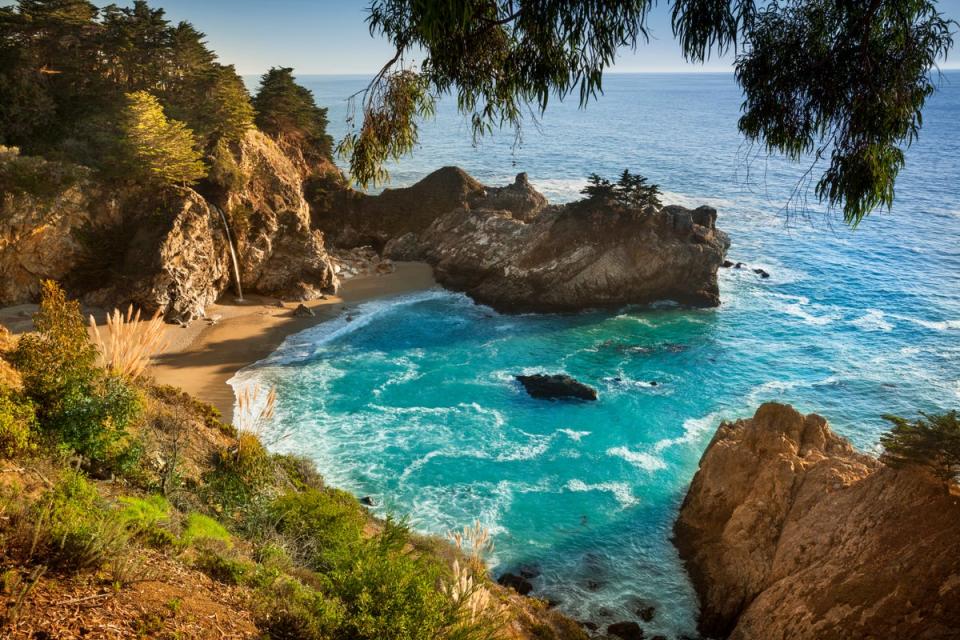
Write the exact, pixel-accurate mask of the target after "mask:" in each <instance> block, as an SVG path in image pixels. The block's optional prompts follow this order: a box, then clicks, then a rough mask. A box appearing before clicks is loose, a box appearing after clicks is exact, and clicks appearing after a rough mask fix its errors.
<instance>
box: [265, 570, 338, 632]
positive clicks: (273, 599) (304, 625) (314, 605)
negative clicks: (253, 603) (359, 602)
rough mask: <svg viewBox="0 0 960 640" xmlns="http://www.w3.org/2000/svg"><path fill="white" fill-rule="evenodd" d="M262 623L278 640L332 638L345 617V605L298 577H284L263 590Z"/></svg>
mask: <svg viewBox="0 0 960 640" xmlns="http://www.w3.org/2000/svg"><path fill="white" fill-rule="evenodd" d="M258 609H259V610H260V615H259V616H258V618H259V619H258V621H257V622H258V623H259V626H261V627H262V628H263V629H264V630H265V631H266V632H267V633H269V635H270V637H271V638H275V639H277V640H328V639H329V638H335V637H341V636H340V635H338V634H337V630H338V629H339V628H340V627H341V625H342V623H343V619H344V616H345V611H344V608H343V604H342V603H341V602H340V601H338V600H337V599H336V598H328V597H327V596H325V595H323V593H321V592H320V591H318V590H316V589H313V588H311V587H307V586H305V585H303V584H302V583H301V582H299V581H297V580H293V579H290V578H284V579H280V580H278V581H277V582H275V583H274V584H273V585H272V586H271V587H269V588H267V589H264V590H263V591H262V592H261V602H260V605H259V607H258Z"/></svg>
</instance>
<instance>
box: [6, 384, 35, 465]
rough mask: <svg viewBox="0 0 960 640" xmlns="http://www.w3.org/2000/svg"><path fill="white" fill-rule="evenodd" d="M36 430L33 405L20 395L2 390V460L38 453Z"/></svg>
mask: <svg viewBox="0 0 960 640" xmlns="http://www.w3.org/2000/svg"><path fill="white" fill-rule="evenodd" d="M36 428H37V417H36V414H35V413H34V409H33V403H32V402H30V400H29V399H27V398H24V397H22V396H21V395H20V394H18V393H15V392H10V391H5V390H4V389H2V388H0V458H14V457H16V456H22V455H29V454H31V453H33V452H34V451H36V448H37V445H36Z"/></svg>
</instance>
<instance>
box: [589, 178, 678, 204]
mask: <svg viewBox="0 0 960 640" xmlns="http://www.w3.org/2000/svg"><path fill="white" fill-rule="evenodd" d="M587 182H588V183H589V184H588V185H587V186H586V187H584V188H583V190H582V191H580V193H582V194H584V195H585V196H587V198H588V199H589V200H600V201H609V202H615V203H617V204H619V205H621V206H624V207H631V208H634V209H643V208H644V207H647V206H654V207H658V208H659V207H660V206H661V202H660V186H659V185H656V184H647V179H646V178H644V177H643V176H641V175H639V174H636V173H630V171H629V170H628V169H624V170H623V173H621V174H620V178H619V179H618V180H617V182H616V183H612V182H610V181H609V180H607V179H605V178H602V177H600V176H599V175H597V174H596V173H591V174H590V175H589V176H588V177H587Z"/></svg>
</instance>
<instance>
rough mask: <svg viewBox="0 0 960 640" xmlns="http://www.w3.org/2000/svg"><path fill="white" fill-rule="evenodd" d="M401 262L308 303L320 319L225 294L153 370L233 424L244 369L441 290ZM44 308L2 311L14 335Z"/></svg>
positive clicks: (176, 331)
mask: <svg viewBox="0 0 960 640" xmlns="http://www.w3.org/2000/svg"><path fill="white" fill-rule="evenodd" d="M395 265H396V271H394V272H393V273H390V274H386V275H378V276H361V277H357V278H353V279H350V280H347V281H345V282H344V283H343V286H342V287H341V290H340V293H339V294H338V295H336V296H328V297H327V299H325V300H311V301H308V302H305V303H304V304H305V305H306V306H307V307H309V308H310V309H311V310H312V311H313V312H314V314H315V315H314V316H312V317H306V318H297V317H294V316H293V310H294V309H295V308H296V307H297V305H299V304H300V303H299V302H287V303H285V304H284V306H283V307H282V308H281V307H279V306H277V299H276V298H268V297H263V296H256V295H250V296H247V297H246V299H245V300H244V302H234V301H233V299H232V296H229V295H227V296H224V299H223V300H221V301H220V302H219V303H218V304H215V305H211V306H210V307H208V308H207V310H206V312H207V319H206V320H197V321H196V322H194V323H192V324H191V325H190V326H188V327H186V328H184V327H181V326H179V325H167V328H166V341H167V346H166V348H165V349H164V350H163V352H162V353H160V354H159V355H158V356H156V357H155V359H154V363H153V365H152V366H151V367H150V368H149V369H148V371H147V373H148V375H151V376H153V378H154V379H155V380H156V382H157V383H158V384H169V385H173V386H175V387H179V388H181V389H183V390H184V391H186V392H187V393H189V394H190V395H192V396H194V397H196V398H198V399H200V400H203V401H204V402H209V403H210V404H212V405H213V406H215V407H217V409H219V410H220V412H221V413H222V414H223V417H224V420H225V421H228V422H229V421H230V420H231V418H232V415H233V404H234V395H233V388H232V387H231V386H230V385H228V384H227V380H229V379H230V378H231V377H233V374H234V373H236V372H237V371H238V370H239V369H241V368H243V367H245V366H247V365H249V364H252V363H254V362H256V361H258V360H261V359H263V358H265V357H267V356H268V355H270V353H272V352H273V351H274V350H275V349H276V348H277V347H278V346H280V343H281V342H283V340H284V338H286V337H287V336H289V335H291V334H293V333H297V332H298V331H303V330H304V329H307V328H309V327H312V326H314V325H316V324H319V323H321V322H324V321H326V320H330V319H332V318H335V317H336V316H338V315H340V314H341V313H343V312H344V311H345V310H348V309H349V308H350V307H352V306H354V305H356V304H359V303H361V302H365V301H367V300H372V299H375V298H383V297H389V296H395V295H402V294H405V293H413V292H416V291H422V290H425V289H429V288H431V287H433V286H436V281H435V280H434V279H433V271H432V269H431V268H430V266H429V265H427V264H423V263H417V262H397V263H395ZM36 309H37V307H36V305H19V306H16V307H7V308H4V309H0V324H3V325H5V326H6V327H7V328H8V329H10V330H11V331H13V332H14V333H21V332H24V331H29V330H31V329H32V324H33V323H32V322H31V320H30V317H31V316H32V315H33V313H34V312H35V311H36ZM89 313H93V315H94V317H95V318H96V319H97V321H98V322H102V321H103V319H104V317H105V313H104V312H103V310H99V309H84V314H85V317H86V314H89ZM214 319H215V321H214Z"/></svg>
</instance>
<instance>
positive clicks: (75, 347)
mask: <svg viewBox="0 0 960 640" xmlns="http://www.w3.org/2000/svg"><path fill="white" fill-rule="evenodd" d="M33 323H34V325H35V326H36V328H37V332H36V333H28V334H26V335H24V336H22V337H21V338H20V340H19V342H18V343H17V348H16V350H15V351H14V352H13V354H12V361H13V364H14V365H15V366H16V367H17V368H18V369H19V370H20V374H21V376H22V377H23V383H24V386H25V388H26V390H27V393H29V394H30V396H31V397H33V398H34V399H35V400H36V401H37V403H38V404H39V405H40V406H41V407H47V406H51V405H53V404H54V403H55V402H56V401H57V400H58V399H59V398H60V397H61V396H62V395H63V393H64V390H65V389H68V388H71V387H76V386H82V385H85V384H89V383H90V382H91V380H93V379H94V378H95V377H96V376H97V370H96V367H95V366H94V362H95V361H96V357H97V353H96V349H94V347H93V344H91V342H90V339H89V337H88V336H87V328H86V326H84V324H83V318H82V317H81V315H80V303H79V302H77V301H76V300H67V295H66V293H65V292H64V291H63V289H61V288H60V287H59V285H57V283H55V282H53V281H52V280H44V281H43V282H41V283H40V310H39V311H38V312H37V313H36V314H35V315H34V316H33Z"/></svg>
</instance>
